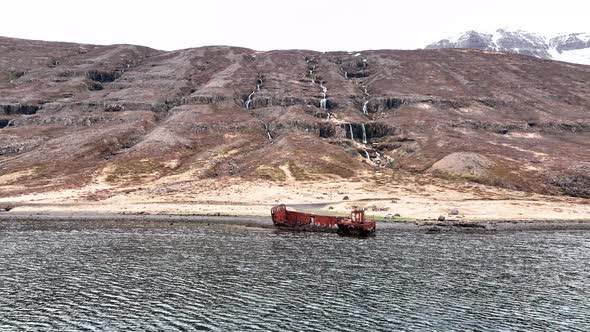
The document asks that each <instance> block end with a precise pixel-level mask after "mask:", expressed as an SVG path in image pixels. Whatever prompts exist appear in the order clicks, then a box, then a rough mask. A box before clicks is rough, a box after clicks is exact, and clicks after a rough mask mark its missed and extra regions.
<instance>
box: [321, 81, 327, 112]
mask: <svg viewBox="0 0 590 332" xmlns="http://www.w3.org/2000/svg"><path fill="white" fill-rule="evenodd" d="M320 88H322V99H321V100H320V108H321V109H323V110H325V109H327V108H328V98H327V97H326V94H327V93H328V88H326V87H325V86H324V82H320Z"/></svg>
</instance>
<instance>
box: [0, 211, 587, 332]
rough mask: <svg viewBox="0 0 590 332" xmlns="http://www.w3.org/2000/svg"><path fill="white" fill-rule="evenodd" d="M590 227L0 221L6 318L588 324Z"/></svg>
mask: <svg viewBox="0 0 590 332" xmlns="http://www.w3.org/2000/svg"><path fill="white" fill-rule="evenodd" d="M588 235H589V234H588V233H585V232H526V233H499V234H493V235H489V234H422V233H414V232H403V233H396V232H393V231H381V232H380V233H379V234H378V236H377V237H376V238H374V239H366V240H359V239H350V238H340V237H338V236H336V235H334V234H308V233H289V232H278V231H274V230H268V229H255V228H245V227H237V226H215V227H213V226H210V227H208V226H203V225H195V224H190V223H177V224H175V225H169V224H167V223H156V222H143V223H141V222H135V223H134V222H118V223H110V222H101V223H89V222H84V223H83V222H73V221H72V222H51V223H49V222H19V223H10V222H0V243H1V245H0V266H1V267H2V268H1V269H0V330H2V331H14V330H23V331H24V330H26V331H47V330H58V331H80V330H84V331H120V330H126V331H128V330H141V331H160V330H167V331H195V330H197V331H236V330H239V331H244V330H254V331H255V330H261V331H284V330H296V331H318V330H322V331H391V330H402V331H423V330H439V331H440V330H444V331H446V330H462V331H463V330H477V331H497V330H512V331H546V330H560V331H588V330H590V318H589V317H590V315H588V312H590V286H588V283H587V280H589V277H590V264H587V262H589V261H590V236H588Z"/></svg>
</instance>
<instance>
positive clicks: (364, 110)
mask: <svg viewBox="0 0 590 332" xmlns="http://www.w3.org/2000/svg"><path fill="white" fill-rule="evenodd" d="M368 104H369V101H368V100H365V102H364V103H363V114H364V115H369V109H368V107H367V105H368Z"/></svg>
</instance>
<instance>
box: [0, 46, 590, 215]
mask: <svg viewBox="0 0 590 332" xmlns="http://www.w3.org/2000/svg"><path fill="white" fill-rule="evenodd" d="M589 82H590V66H584V65H574V64H567V63H561V62H556V61H550V60H541V59H536V58H532V57H528V56H524V55H517V54H503V53H497V52H488V51H478V50H460V49H448V50H419V51H390V50H381V51H362V52H352V53H346V52H332V53H319V52H313V51H300V50H293V51H271V52H256V51H253V50H249V49H244V48H235V47H201V48H195V49H187V50H179V51H173V52H164V51H158V50H153V49H149V48H145V47H140V46H132V45H112V46H95V45H81V44H68V43H53V42H41V41H28V40H18V39H11V38H0V92H1V93H0V204H4V205H5V206H9V207H13V211H19V210H20V211H31V212H35V211H58V210H59V211H93V212H110V213H112V212H115V213H167V214H169V213H173V214H217V213H220V214H236V215H264V214H267V213H268V210H269V208H270V206H271V205H273V204H276V203H279V202H280V203H288V204H293V205H294V206H295V207H297V208H301V209H310V210H322V211H326V212H334V213H345V212H346V211H347V210H349V209H350V208H352V207H364V208H367V210H368V211H369V212H370V213H371V214H374V215H379V216H386V215H389V214H391V215H393V214H396V213H397V214H399V215H400V217H399V218H400V219H403V218H409V219H433V218H437V217H438V216H439V215H445V216H447V218H455V219H466V220H467V219H469V220H490V219H509V220H521V219H522V220H539V219H543V220H556V219H576V220H577V219H590V208H589V207H590V205H589V204H588V203H589V201H588V198H589V197H590V177H589V174H590V117H589V114H590V113H589V112H590V83H589ZM345 196H347V198H348V199H345ZM452 209H458V211H459V214H458V215H453V216H449V215H448V214H449V211H450V210H452Z"/></svg>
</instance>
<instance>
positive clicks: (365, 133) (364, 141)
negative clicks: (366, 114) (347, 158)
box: [361, 123, 367, 144]
mask: <svg viewBox="0 0 590 332" xmlns="http://www.w3.org/2000/svg"><path fill="white" fill-rule="evenodd" d="M361 127H362V128H363V144H367V131H366V130H365V124H364V123H362V124H361Z"/></svg>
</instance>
